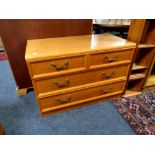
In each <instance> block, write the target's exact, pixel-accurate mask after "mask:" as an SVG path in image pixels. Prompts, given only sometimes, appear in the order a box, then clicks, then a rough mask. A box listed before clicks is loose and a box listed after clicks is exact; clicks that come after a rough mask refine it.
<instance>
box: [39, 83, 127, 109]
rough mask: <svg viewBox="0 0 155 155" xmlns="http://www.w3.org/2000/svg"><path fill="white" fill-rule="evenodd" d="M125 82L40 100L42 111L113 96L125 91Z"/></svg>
mask: <svg viewBox="0 0 155 155" xmlns="http://www.w3.org/2000/svg"><path fill="white" fill-rule="evenodd" d="M124 84H125V81H121V82H117V83H112V84H108V85H104V86H96V87H93V88H87V89H83V90H78V91H74V92H71V93H65V94H61V95H55V96H52V97H49V98H42V99H40V100H39V101H40V105H41V109H46V108H51V107H56V106H60V105H64V104H68V103H73V102H76V101H80V100H84V99H89V98H93V97H97V96H101V95H107V94H109V95H110V94H111V95H112V94H113V93H114V92H119V91H122V92H123V89H124Z"/></svg>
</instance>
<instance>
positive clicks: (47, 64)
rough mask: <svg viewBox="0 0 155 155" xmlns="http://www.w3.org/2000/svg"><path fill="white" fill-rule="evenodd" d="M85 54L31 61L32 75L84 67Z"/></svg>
mask: <svg viewBox="0 0 155 155" xmlns="http://www.w3.org/2000/svg"><path fill="white" fill-rule="evenodd" d="M84 63H85V61H84V56H76V57H69V58H57V59H51V60H48V61H40V62H33V63H31V74H32V77H33V76H35V75H44V74H47V73H55V72H59V73H60V74H61V72H62V71H66V72H67V71H70V70H73V69H80V68H84V67H85V66H84V65H85V64H84Z"/></svg>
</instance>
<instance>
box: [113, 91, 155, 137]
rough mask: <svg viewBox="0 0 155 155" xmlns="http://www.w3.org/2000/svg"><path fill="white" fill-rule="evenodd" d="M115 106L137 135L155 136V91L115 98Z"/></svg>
mask: <svg viewBox="0 0 155 155" xmlns="http://www.w3.org/2000/svg"><path fill="white" fill-rule="evenodd" d="M113 104H114V105H115V107H116V108H117V110H118V111H119V113H120V114H121V115H122V116H123V117H124V118H125V120H126V121H127V122H128V123H129V124H130V126H131V127H132V128H133V129H134V130H135V132H136V133H137V134H139V135H154V134H155V89H149V90H146V91H144V92H143V94H141V95H137V96H132V97H128V98H115V99H113Z"/></svg>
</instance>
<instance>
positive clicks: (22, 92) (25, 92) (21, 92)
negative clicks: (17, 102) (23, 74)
mask: <svg viewBox="0 0 155 155" xmlns="http://www.w3.org/2000/svg"><path fill="white" fill-rule="evenodd" d="M31 90H33V88H32V87H29V88H22V89H19V88H18V87H17V88H16V92H17V95H18V96H24V95H26V94H27V93H28V92H29V91H31Z"/></svg>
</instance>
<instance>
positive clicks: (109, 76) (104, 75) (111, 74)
mask: <svg viewBox="0 0 155 155" xmlns="http://www.w3.org/2000/svg"><path fill="white" fill-rule="evenodd" d="M102 75H103V77H104V78H106V79H108V78H111V77H113V76H115V72H114V71H112V72H111V73H110V74H107V73H105V72H103V73H102Z"/></svg>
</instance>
